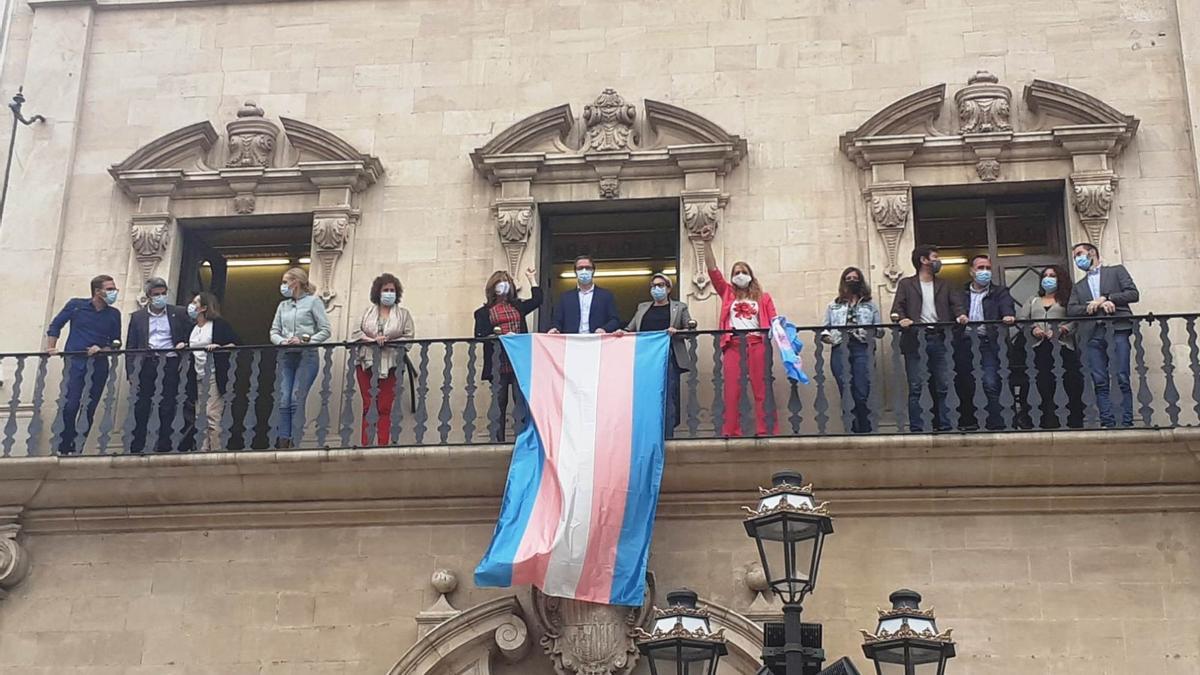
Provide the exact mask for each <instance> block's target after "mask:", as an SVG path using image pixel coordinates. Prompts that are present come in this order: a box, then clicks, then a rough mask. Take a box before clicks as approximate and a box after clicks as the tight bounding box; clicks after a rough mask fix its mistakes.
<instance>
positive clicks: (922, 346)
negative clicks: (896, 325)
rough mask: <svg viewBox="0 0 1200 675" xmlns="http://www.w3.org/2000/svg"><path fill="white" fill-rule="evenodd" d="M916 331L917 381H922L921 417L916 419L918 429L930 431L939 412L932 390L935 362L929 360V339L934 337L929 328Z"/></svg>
mask: <svg viewBox="0 0 1200 675" xmlns="http://www.w3.org/2000/svg"><path fill="white" fill-rule="evenodd" d="M916 331H917V372H918V380H917V381H918V382H920V383H921V396H920V401H921V417H920V419H918V420H917V421H916V425H917V430H919V431H928V430H930V429H933V424H934V421H935V420H937V413H936V412H935V410H934V407H935V405H936V401H935V400H934V395H933V392H932V391H930V388H931V386H932V383H933V364H932V363H930V362H929V341H930V340H931V339H933V338H931V337H930V333H929V329H928V328H923V327H922V328H917V329H916ZM939 339H940V338H939ZM943 367H944V366H943ZM926 419H928V423H926ZM911 425H912V422H911V420H910V427H909V428H911Z"/></svg>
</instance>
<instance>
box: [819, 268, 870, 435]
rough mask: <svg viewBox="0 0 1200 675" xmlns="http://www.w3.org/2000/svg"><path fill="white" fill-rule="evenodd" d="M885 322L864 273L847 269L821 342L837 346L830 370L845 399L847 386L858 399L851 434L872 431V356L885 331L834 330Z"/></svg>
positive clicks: (834, 347)
mask: <svg viewBox="0 0 1200 675" xmlns="http://www.w3.org/2000/svg"><path fill="white" fill-rule="evenodd" d="M881 323H883V319H882V318H881V317H880V315H879V307H878V306H876V305H875V303H874V302H872V301H871V287H870V286H868V285H867V282H866V277H864V276H863V273H862V270H860V269H858V268H857V267H847V268H846V269H845V271H843V272H842V277H841V281H840V282H838V295H837V298H835V299H834V301H833V302H831V303H829V307H828V308H827V309H826V310H825V325H826V326H828V328H827V329H826V330H825V331H823V332H822V333H821V340H822V341H823V342H825V343H826V344H829V345H832V346H833V348H832V349H831V350H830V356H829V361H830V367H831V368H832V369H833V378H834V380H836V381H837V386H838V392H839V394H840V395H841V396H842V397H843V398H844V397H845V396H846V385H847V383H848V384H849V385H850V395H851V396H852V397H853V399H854V408H853V410H852V411H851V412H852V418H851V423H850V431H851V433H856V434H867V433H870V432H871V415H870V411H871V409H870V399H871V357H872V354H873V353H874V351H875V340H876V339H877V338H879V337H882V336H883V329H881V328H875V329H865V328H854V329H847V330H834V329H835V328H838V327H841V326H870V325H879V324H881ZM847 368H848V369H849V372H847ZM847 375H849V378H847Z"/></svg>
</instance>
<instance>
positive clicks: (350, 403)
mask: <svg viewBox="0 0 1200 675" xmlns="http://www.w3.org/2000/svg"><path fill="white" fill-rule="evenodd" d="M357 366H358V352H357V350H356V349H355V348H351V349H347V350H346V367H345V368H344V371H345V372H344V377H343V378H342V380H343V382H342V410H341V413H340V414H339V415H338V425H339V427H340V429H339V433H338V439H339V440H340V441H341V442H342V447H343V448H351V447H354V374H355V368H356V367H357Z"/></svg>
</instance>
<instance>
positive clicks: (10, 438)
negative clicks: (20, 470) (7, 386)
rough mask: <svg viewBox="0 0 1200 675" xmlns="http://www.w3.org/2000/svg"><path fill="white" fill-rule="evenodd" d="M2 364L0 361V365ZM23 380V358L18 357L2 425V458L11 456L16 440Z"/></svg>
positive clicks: (0, 452)
mask: <svg viewBox="0 0 1200 675" xmlns="http://www.w3.org/2000/svg"><path fill="white" fill-rule="evenodd" d="M2 363H3V362H2V361H0V364H2ZM24 380H25V357H24V356H18V357H17V365H16V367H15V368H14V369H13V379H12V396H11V397H9V399H8V420H7V421H6V422H5V423H4V441H3V444H2V447H3V450H0V455H2V456H4V457H11V456H12V447H13V444H14V443H16V440H17V409H18V408H19V407H20V405H21V384H22V382H24ZM26 452H28V450H27V451H26Z"/></svg>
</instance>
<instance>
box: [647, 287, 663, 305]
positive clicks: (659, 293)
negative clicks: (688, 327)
mask: <svg viewBox="0 0 1200 675" xmlns="http://www.w3.org/2000/svg"><path fill="white" fill-rule="evenodd" d="M650 297H652V298H654V300H655V302H662V301H663V300H666V299H667V289H666V287H665V286H651V287H650Z"/></svg>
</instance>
